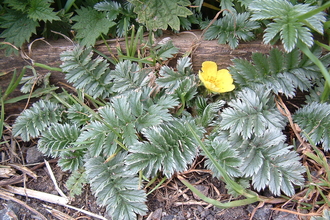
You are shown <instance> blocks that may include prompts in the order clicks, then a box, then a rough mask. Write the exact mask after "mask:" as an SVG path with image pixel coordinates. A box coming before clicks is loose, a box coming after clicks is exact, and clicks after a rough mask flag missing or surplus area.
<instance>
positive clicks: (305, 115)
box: [293, 102, 330, 151]
mask: <svg viewBox="0 0 330 220" xmlns="http://www.w3.org/2000/svg"><path fill="white" fill-rule="evenodd" d="M293 119H294V121H295V122H296V123H297V124H298V125H299V127H300V128H301V129H302V130H303V132H302V133H301V135H302V136H303V137H304V138H305V139H308V138H310V140H312V141H313V142H314V143H315V144H322V147H323V149H324V150H325V151H329V150H330V105H329V104H328V103H317V102H312V103H309V104H307V105H305V106H304V107H302V108H299V109H298V110H297V111H296V112H295V113H294V115H293Z"/></svg>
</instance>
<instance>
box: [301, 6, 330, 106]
mask: <svg viewBox="0 0 330 220" xmlns="http://www.w3.org/2000/svg"><path fill="white" fill-rule="evenodd" d="M329 3H330V2H329ZM297 46H298V47H299V49H300V50H301V51H302V52H303V53H304V54H305V55H306V56H307V57H308V58H309V59H310V60H311V61H312V62H313V63H315V65H316V66H318V67H319V68H320V70H321V73H322V75H323V77H324V78H325V80H326V85H324V87H325V89H324V91H323V93H322V96H321V102H325V101H326V100H327V99H328V98H329V95H330V90H329V88H327V87H330V74H329V72H328V71H327V69H326V68H325V66H324V65H323V63H322V62H321V61H320V60H319V59H318V58H317V57H316V56H315V55H314V54H313V53H312V52H311V51H310V49H309V48H308V47H307V45H306V44H304V43H303V42H301V41H298V43H297Z"/></svg>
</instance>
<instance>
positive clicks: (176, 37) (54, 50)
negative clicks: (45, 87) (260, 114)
mask: <svg viewBox="0 0 330 220" xmlns="http://www.w3.org/2000/svg"><path fill="white" fill-rule="evenodd" d="M201 35H202V32H201V31H185V32H181V33H178V34H174V33H166V34H165V35H163V36H162V37H161V38H159V39H156V40H157V41H158V42H159V41H160V40H161V39H163V38H165V37H170V38H171V39H172V41H173V44H174V45H175V46H176V47H178V48H179V55H178V57H179V56H180V55H182V54H184V53H186V52H188V51H191V58H192V65H193V69H194V71H195V72H196V73H197V72H198V70H200V69H201V66H202V63H203V62H204V61H207V60H209V61H215V62H216V63H217V64H218V67H219V68H227V67H228V66H230V65H231V64H232V62H231V60H232V59H233V58H245V59H248V60H249V59H250V58H251V55H252V53H253V52H261V53H268V52H269V50H270V49H271V46H269V45H264V44H263V43H262V42H261V40H256V41H253V42H247V43H241V44H240V45H239V46H238V48H236V49H235V50H232V49H231V48H230V47H229V46H228V45H220V44H218V43H217V40H212V41H206V40H203V39H202V37H201ZM47 42H48V43H45V42H44V41H41V40H39V41H35V42H34V43H33V44H31V45H30V50H28V49H25V50H24V52H25V53H26V55H27V56H28V57H29V58H25V59H23V58H22V56H14V55H13V56H10V57H5V54H4V51H2V52H1V53H0V72H3V73H5V75H4V76H1V77H0V80H1V83H0V85H1V89H2V91H4V90H5V89H6V88H7V86H8V84H9V82H10V79H11V76H12V73H13V71H14V69H16V70H17V71H18V72H19V71H21V70H22V68H23V67H24V66H26V65H32V64H33V62H37V63H42V64H46V65H48V66H51V67H59V65H60V64H61V61H60V53H62V52H63V51H66V50H70V49H72V48H73V47H74V45H73V43H72V42H70V41H68V40H66V39H59V40H56V41H47ZM109 45H110V48H111V51H112V53H113V54H116V46H117V45H120V47H121V48H123V49H124V47H125V42H124V41H123V40H122V39H119V40H116V39H114V40H110V42H109ZM96 49H98V50H99V51H101V52H102V53H104V54H106V55H108V56H110V53H109V51H108V50H107V47H106V46H105V45H104V44H99V45H97V46H96ZM175 64H176V62H175V60H172V61H171V62H170V63H169V65H170V66H175ZM35 69H36V70H37V72H38V73H39V74H46V73H48V72H49V71H48V70H45V69H42V68H38V67H36V68H35ZM27 74H30V75H31V74H32V72H31V70H29V69H28V70H27ZM64 78H65V75H64V74H63V73H61V72H52V75H51V77H50V82H51V83H52V84H55V85H57V86H61V85H62V84H61V82H62V83H66V81H65V79H64ZM20 95H22V93H20V92H19V90H18V89H17V90H16V91H15V92H14V93H13V94H12V95H11V96H10V97H17V96H20ZM25 103H26V101H23V102H19V103H15V104H7V105H6V112H8V113H9V112H10V114H15V113H20V112H21V111H22V110H23V108H24V106H25Z"/></svg>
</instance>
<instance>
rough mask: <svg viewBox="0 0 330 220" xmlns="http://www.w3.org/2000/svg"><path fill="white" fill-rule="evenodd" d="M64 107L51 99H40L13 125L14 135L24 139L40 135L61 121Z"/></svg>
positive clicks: (27, 139)
mask: <svg viewBox="0 0 330 220" xmlns="http://www.w3.org/2000/svg"><path fill="white" fill-rule="evenodd" d="M61 112H62V108H61V107H60V106H59V105H57V104H55V103H53V102H50V101H43V100H40V101H38V102H36V103H34V104H33V105H32V107H31V108H29V109H26V110H24V111H23V112H22V113H21V115H20V116H18V117H17V119H16V121H15V123H14V125H13V135H14V136H15V137H17V136H20V137H21V138H22V140H23V141H29V140H30V139H31V138H35V137H38V136H39V135H40V134H43V132H44V131H45V130H46V128H47V127H49V126H50V125H51V124H52V123H57V122H60V121H61Z"/></svg>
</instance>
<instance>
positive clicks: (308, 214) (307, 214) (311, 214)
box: [270, 208, 321, 216]
mask: <svg viewBox="0 0 330 220" xmlns="http://www.w3.org/2000/svg"><path fill="white" fill-rule="evenodd" d="M270 209H271V210H275V211H279V212H287V213H290V214H294V215H299V216H320V215H321V214H319V213H301V212H295V211H291V210H287V209H280V208H270Z"/></svg>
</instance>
